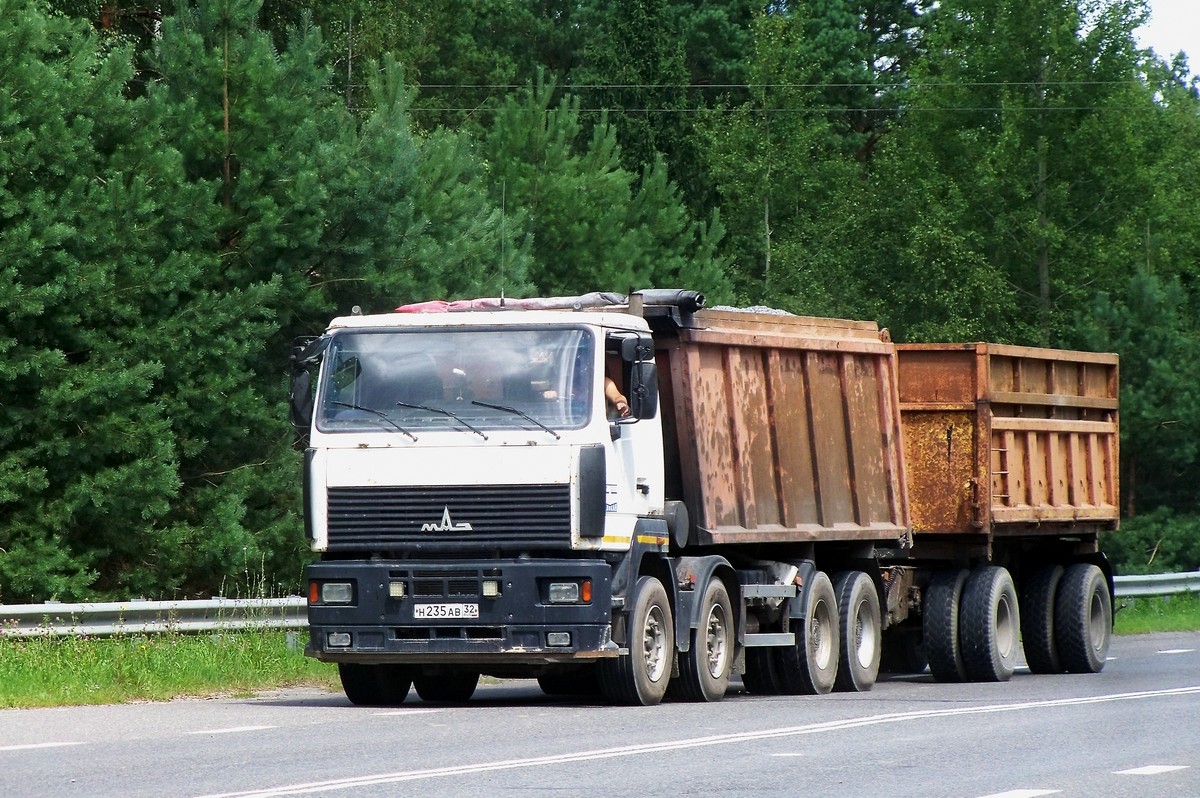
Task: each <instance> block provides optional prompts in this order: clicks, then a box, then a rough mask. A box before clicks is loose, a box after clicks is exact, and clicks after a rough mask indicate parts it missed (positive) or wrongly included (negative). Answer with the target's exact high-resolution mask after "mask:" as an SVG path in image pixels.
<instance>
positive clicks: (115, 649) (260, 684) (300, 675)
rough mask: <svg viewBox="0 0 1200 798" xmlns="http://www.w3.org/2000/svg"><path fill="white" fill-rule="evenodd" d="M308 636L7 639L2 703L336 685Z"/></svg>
mask: <svg viewBox="0 0 1200 798" xmlns="http://www.w3.org/2000/svg"><path fill="white" fill-rule="evenodd" d="M304 641H305V635H304V634H303V633H295V632H293V633H291V636H290V637H289V633H287V632H280V631H261V632H258V631H252V632H238V633H231V634H214V635H207V634H205V635H182V634H162V635H154V636H145V635H123V636H117V637H109V638H86V637H64V638H56V637H55V638H34V639H29V640H18V639H3V640H0V673H3V674H4V678H3V679H0V707H44V706H63V705H73V704H114V703H124V702H127V701H144V700H152V701H162V700H166V699H170V698H175V697H178V696H206V695H225V694H245V693H250V692H254V691H257V690H266V689H271V688H277V687H286V686H295V685H315V686H320V687H328V688H330V689H333V688H335V686H336V681H337V671H336V670H335V669H334V668H333V667H332V666H330V665H327V664H325V663H321V662H317V661H316V660H313V659H309V658H307V657H305V656H304V654H303V646H304Z"/></svg>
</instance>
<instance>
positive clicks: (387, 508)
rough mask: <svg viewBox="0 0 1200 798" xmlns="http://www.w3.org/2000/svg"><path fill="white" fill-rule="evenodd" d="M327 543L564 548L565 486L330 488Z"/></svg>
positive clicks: (567, 527) (343, 546) (567, 536)
mask: <svg viewBox="0 0 1200 798" xmlns="http://www.w3.org/2000/svg"><path fill="white" fill-rule="evenodd" d="M328 521H329V548H330V549H331V550H338V549H340V550H344V551H345V550H368V549H379V548H395V547H406V548H413V549H424V548H434V547H436V548H437V549H439V550H448V549H479V548H489V549H490V548H522V549H525V548H563V547H565V546H567V545H569V543H570V540H571V489H570V486H569V485H486V486H478V485H466V486H461V485H460V486H433V487H347V488H330V489H329V515H328Z"/></svg>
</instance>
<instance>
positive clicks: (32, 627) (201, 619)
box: [0, 596, 308, 638]
mask: <svg viewBox="0 0 1200 798" xmlns="http://www.w3.org/2000/svg"><path fill="white" fill-rule="evenodd" d="M306 626H308V615H307V607H306V603H305V600H304V599H303V598H301V597H299V596H295V597H291V598H276V599H228V598H213V599H205V600H202V601H142V600H133V601H110V602H96V603H86V602H85V603H79V604H65V603H57V602H49V603H46V604H0V638H2V637H70V636H84V635H95V636H106V635H115V634H131V635H132V634H158V633H161V632H180V633H185V632H224V631H238V630H245V629H303V628H305V627H306Z"/></svg>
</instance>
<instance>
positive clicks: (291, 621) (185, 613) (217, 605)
mask: <svg viewBox="0 0 1200 798" xmlns="http://www.w3.org/2000/svg"><path fill="white" fill-rule="evenodd" d="M1115 582H1116V596H1117V598H1144V597H1148V596H1170V595H1175V594H1177V593H1200V571H1192V572H1189V573H1182V574H1146V575H1142V576H1118V577H1116V579H1115ZM306 626H308V618H307V608H306V603H305V600H304V599H303V598H302V597H299V596H293V597H291V598H276V599H227V598H214V599H206V600H203V601H141V600H133V601H112V602H101V603H80V604H62V603H56V602H49V603H46V604H8V605H5V604H0V638H3V637H69V636H83V635H95V636H105V635H114V634H157V633H160V632H180V633H184V632H223V631H237V630H245V629H304V628H305V627H306Z"/></svg>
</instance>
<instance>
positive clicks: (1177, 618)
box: [1114, 593, 1200, 635]
mask: <svg viewBox="0 0 1200 798" xmlns="http://www.w3.org/2000/svg"><path fill="white" fill-rule="evenodd" d="M1114 628H1115V631H1116V633H1117V634H1119V635H1136V634H1147V633H1149V632H1194V631H1196V630H1200V594H1196V593H1179V594H1177V595H1174V596H1148V597H1146V598H1125V599H1117V614H1116V620H1115V627H1114Z"/></svg>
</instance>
